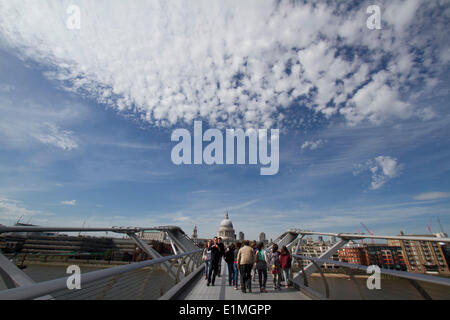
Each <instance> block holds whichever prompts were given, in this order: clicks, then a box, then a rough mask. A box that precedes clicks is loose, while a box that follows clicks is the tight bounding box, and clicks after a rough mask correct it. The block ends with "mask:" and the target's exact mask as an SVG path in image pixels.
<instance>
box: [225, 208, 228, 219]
mask: <svg viewBox="0 0 450 320" xmlns="http://www.w3.org/2000/svg"><path fill="white" fill-rule="evenodd" d="M225 219H228V210H227V213H226V214H225Z"/></svg>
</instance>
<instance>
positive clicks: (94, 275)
mask: <svg viewBox="0 0 450 320" xmlns="http://www.w3.org/2000/svg"><path fill="white" fill-rule="evenodd" d="M201 251H202V249H198V250H193V251H190V252H186V253H182V254H176V255H172V256H167V257H162V258H158V259H152V260H146V261H142V262H136V263H132V264H128V265H124V266H117V267H113V268H109V269H104V270H97V271H92V272H88V273H84V274H81V285H84V284H88V283H91V282H94V281H98V280H102V279H105V278H108V277H111V276H115V275H119V274H123V273H126V272H130V271H134V270H138V269H142V268H145V267H149V266H151V265H155V264H159V263H163V262H166V261H168V260H172V259H179V258H182V257H185V256H188V255H191V254H195V253H198V252H201ZM68 278H69V276H67V277H63V278H59V279H54V280H48V281H44V282H39V283H35V284H31V285H25V286H22V287H19V288H14V289H7V290H2V291H0V300H26V299H34V298H39V297H42V296H44V295H47V294H49V293H52V292H55V291H59V290H64V289H67V279H68Z"/></svg>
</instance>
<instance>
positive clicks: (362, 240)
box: [356, 227, 364, 245]
mask: <svg viewBox="0 0 450 320" xmlns="http://www.w3.org/2000/svg"><path fill="white" fill-rule="evenodd" d="M356 231H357V233H358V234H363V233H362V232H361V231H360V230H359V228H358V227H356ZM361 244H362V245H364V239H362V238H361Z"/></svg>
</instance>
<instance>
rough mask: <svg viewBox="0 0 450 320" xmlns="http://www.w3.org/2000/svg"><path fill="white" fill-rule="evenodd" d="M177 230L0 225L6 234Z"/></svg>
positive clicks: (171, 228)
mask: <svg viewBox="0 0 450 320" xmlns="http://www.w3.org/2000/svg"><path fill="white" fill-rule="evenodd" d="M173 229H179V227H177V226H159V227H111V228H95V227H94V228H83V227H81V228H78V227H41V226H13V227H9V226H4V225H0V233H8V232H116V233H129V232H141V231H150V230H159V231H166V230H173Z"/></svg>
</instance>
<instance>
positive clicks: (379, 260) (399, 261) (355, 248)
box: [338, 243, 406, 271]
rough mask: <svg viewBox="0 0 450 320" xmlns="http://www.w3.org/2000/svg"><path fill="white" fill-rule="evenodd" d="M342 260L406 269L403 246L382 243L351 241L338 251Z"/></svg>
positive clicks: (364, 264) (386, 267)
mask: <svg viewBox="0 0 450 320" xmlns="http://www.w3.org/2000/svg"><path fill="white" fill-rule="evenodd" d="M338 257H339V260H340V261H342V262H347V263H352V264H359V265H363V266H370V265H376V266H379V267H380V268H385V269H395V270H403V271H405V270H406V264H405V259H404V255H403V251H402V249H401V247H397V246H390V245H382V244H366V245H362V244H356V243H349V244H347V245H346V246H345V247H343V248H341V249H339V251H338Z"/></svg>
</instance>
